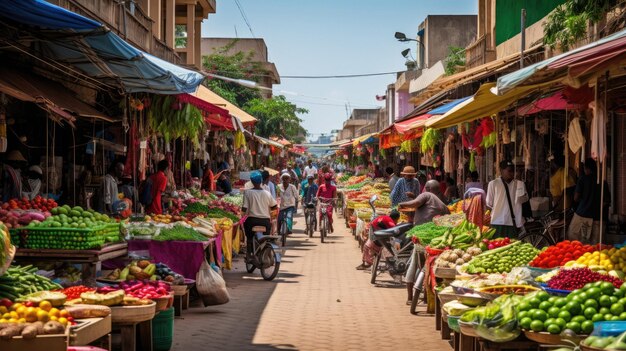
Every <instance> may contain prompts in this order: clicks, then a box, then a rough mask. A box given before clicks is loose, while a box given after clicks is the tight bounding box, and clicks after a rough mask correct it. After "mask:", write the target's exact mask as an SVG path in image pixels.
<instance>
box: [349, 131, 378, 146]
mask: <svg viewBox="0 0 626 351" xmlns="http://www.w3.org/2000/svg"><path fill="white" fill-rule="evenodd" d="M376 140H378V132H376V133H369V134H365V135H361V136H360V137H357V138H355V139H354V140H352V145H354V146H356V145H358V144H373V143H375V142H376Z"/></svg>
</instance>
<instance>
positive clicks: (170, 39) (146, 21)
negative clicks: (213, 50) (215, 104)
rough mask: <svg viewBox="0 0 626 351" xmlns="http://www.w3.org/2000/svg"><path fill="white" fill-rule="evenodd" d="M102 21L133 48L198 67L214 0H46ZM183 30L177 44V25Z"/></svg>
mask: <svg viewBox="0 0 626 351" xmlns="http://www.w3.org/2000/svg"><path fill="white" fill-rule="evenodd" d="M49 2H51V3H53V4H55V5H58V6H61V7H64V8H66V9H68V10H70V11H73V12H76V13H78V14H81V15H83V16H86V17H89V18H93V19H94V20H96V21H98V22H101V23H104V24H106V25H107V27H108V28H110V29H111V30H112V31H113V32H115V33H116V34H117V35H119V36H120V37H122V39H125V40H126V41H128V42H129V43H131V44H133V45H134V46H135V47H137V48H139V49H141V50H143V51H145V52H148V53H150V54H152V55H154V56H157V57H159V58H161V59H164V60H166V61H169V62H172V63H175V64H179V65H187V66H192V67H193V68H200V65H201V61H200V58H201V57H200V36H201V33H200V31H201V24H202V20H204V19H206V18H208V16H209V14H210V13H215V10H216V5H215V0H130V1H125V2H120V1H117V0H49ZM177 25H178V26H180V28H181V29H183V30H182V32H183V33H185V40H184V41H183V42H184V43H185V44H184V46H183V47H177V45H176V34H175V33H176V26H177Z"/></svg>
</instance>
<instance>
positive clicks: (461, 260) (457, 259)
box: [435, 247, 482, 268]
mask: <svg viewBox="0 0 626 351" xmlns="http://www.w3.org/2000/svg"><path fill="white" fill-rule="evenodd" d="M481 253H482V250H481V249H480V248H478V247H470V248H469V249H467V250H465V251H464V250H461V249H454V250H446V251H444V252H442V253H441V255H439V257H437V259H436V260H435V266H437V267H443V268H455V267H456V266H461V265H463V264H465V263H467V262H470V261H471V260H472V259H473V258H474V257H475V256H478V255H480V254H481Z"/></svg>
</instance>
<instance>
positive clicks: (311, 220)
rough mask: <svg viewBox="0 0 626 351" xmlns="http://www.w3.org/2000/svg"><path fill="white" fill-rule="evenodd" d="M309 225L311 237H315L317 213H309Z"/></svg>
mask: <svg viewBox="0 0 626 351" xmlns="http://www.w3.org/2000/svg"><path fill="white" fill-rule="evenodd" d="M307 227H308V233H307V234H309V238H312V237H313V228H315V215H314V214H311V213H309V217H308V219H307Z"/></svg>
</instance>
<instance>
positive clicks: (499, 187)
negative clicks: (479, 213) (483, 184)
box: [486, 161, 528, 238]
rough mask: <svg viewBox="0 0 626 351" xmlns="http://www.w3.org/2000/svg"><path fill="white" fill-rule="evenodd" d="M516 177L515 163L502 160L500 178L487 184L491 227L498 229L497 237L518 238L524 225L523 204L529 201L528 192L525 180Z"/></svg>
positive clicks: (487, 201)
mask: <svg viewBox="0 0 626 351" xmlns="http://www.w3.org/2000/svg"><path fill="white" fill-rule="evenodd" d="M514 177H515V169H514V167H513V163H512V162H511V161H502V162H500V178H496V179H494V180H492V181H491V182H489V185H488V186H487V199H486V203H487V207H490V208H491V227H492V228H494V229H495V230H496V234H495V237H511V238H516V237H517V233H518V229H519V228H522V227H523V226H524V217H523V216H522V204H523V203H524V202H526V201H528V193H527V192H526V185H525V184H524V182H522V181H521V180H517V179H514ZM507 189H508V195H507ZM509 199H510V201H509ZM511 208H512V209H513V211H512V212H513V213H512V214H511Z"/></svg>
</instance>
